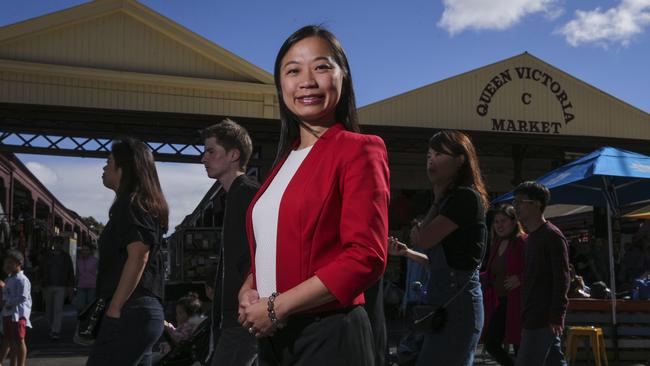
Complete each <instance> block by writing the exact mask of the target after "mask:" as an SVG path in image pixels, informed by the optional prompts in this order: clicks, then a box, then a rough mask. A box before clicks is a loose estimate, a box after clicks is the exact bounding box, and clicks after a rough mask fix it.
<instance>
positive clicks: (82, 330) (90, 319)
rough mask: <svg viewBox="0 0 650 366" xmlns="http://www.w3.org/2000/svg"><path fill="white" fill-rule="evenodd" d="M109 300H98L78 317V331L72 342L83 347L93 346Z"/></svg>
mask: <svg viewBox="0 0 650 366" xmlns="http://www.w3.org/2000/svg"><path fill="white" fill-rule="evenodd" d="M107 304H108V300H107V299H102V298H99V297H98V298H96V299H95V300H93V301H92V302H91V303H90V304H88V305H87V306H86V307H85V308H84V309H83V310H82V311H81V312H80V313H79V315H77V320H78V321H77V329H76V330H75V333H74V336H73V338H72V341H73V342H74V343H76V344H79V345H82V346H92V344H93V343H94V342H95V338H97V332H99V326H100V324H101V322H102V319H103V318H104V313H105V312H106V306H107Z"/></svg>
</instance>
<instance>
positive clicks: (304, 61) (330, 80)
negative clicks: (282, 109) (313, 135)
mask: <svg viewBox="0 0 650 366" xmlns="http://www.w3.org/2000/svg"><path fill="white" fill-rule="evenodd" d="M280 72H281V74H280V88H281V90H282V99H283V101H284V104H285V105H286V106H287V109H289V111H291V113H293V114H294V115H296V117H298V119H300V120H301V121H303V122H305V123H308V124H310V125H318V126H329V125H331V124H332V123H334V122H336V121H335V118H336V105H337V104H338V102H339V99H340V98H341V86H342V84H343V73H342V71H341V68H340V67H339V65H338V64H337V63H336V62H335V61H334V58H333V56H332V51H331V49H330V47H329V45H328V43H327V42H326V41H325V40H324V39H322V38H320V37H307V38H305V39H303V40H301V41H299V42H297V43H296V44H294V45H293V46H292V47H291V48H290V49H289V51H287V53H286V54H285V55H284V57H283V58H282V61H281V69H280Z"/></svg>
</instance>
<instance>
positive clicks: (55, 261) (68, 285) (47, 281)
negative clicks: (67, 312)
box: [39, 237, 74, 340]
mask: <svg viewBox="0 0 650 366" xmlns="http://www.w3.org/2000/svg"><path fill="white" fill-rule="evenodd" d="M49 249H50V250H49V251H48V252H47V254H45V257H44V258H43V261H42V263H41V265H40V267H39V269H40V278H41V286H42V288H43V298H44V300H45V314H46V317H47V321H48V323H49V324H50V338H52V339H54V340H58V339H59V338H60V333H61V320H62V318H63V304H64V302H65V298H66V297H68V298H72V291H73V288H74V267H73V265H72V259H71V258H70V255H69V254H68V253H66V252H64V251H63V238H62V237H55V238H54V239H53V240H52V246H51V247H50V248H49Z"/></svg>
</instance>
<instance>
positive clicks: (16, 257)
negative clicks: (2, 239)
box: [6, 249, 25, 267]
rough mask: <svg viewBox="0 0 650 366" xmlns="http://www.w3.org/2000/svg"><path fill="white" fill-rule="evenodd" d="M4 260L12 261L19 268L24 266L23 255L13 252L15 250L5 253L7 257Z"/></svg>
mask: <svg viewBox="0 0 650 366" xmlns="http://www.w3.org/2000/svg"><path fill="white" fill-rule="evenodd" d="M6 258H7V259H10V260H12V261H14V262H15V263H16V264H18V265H19V266H21V267H22V266H23V265H24V264H25V257H24V256H23V253H21V252H19V251H17V250H15V249H11V250H9V251H8V252H7V257H6Z"/></svg>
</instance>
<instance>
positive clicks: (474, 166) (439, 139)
mask: <svg viewBox="0 0 650 366" xmlns="http://www.w3.org/2000/svg"><path fill="white" fill-rule="evenodd" d="M429 148H430V149H433V150H435V151H438V152H445V151H448V152H450V153H451V155H453V156H461V155H462V156H464V157H465V161H464V162H463V165H461V166H460V168H459V169H458V172H456V177H455V179H454V181H453V182H452V184H451V186H450V187H449V190H448V191H447V193H449V192H450V191H452V190H454V189H456V188H458V187H460V186H464V187H470V188H473V189H475V190H476V191H477V192H478V193H479V195H480V196H481V200H482V203H483V206H484V207H485V208H488V207H489V205H490V203H489V199H488V194H487V190H486V189H485V183H483V177H482V176H481V168H479V165H478V156H477V155H476V149H475V148H474V144H472V140H470V138H469V136H467V135H466V134H464V133H462V132H460V131H455V130H443V131H440V132H438V133H436V134H435V135H433V136H431V139H429Z"/></svg>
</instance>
